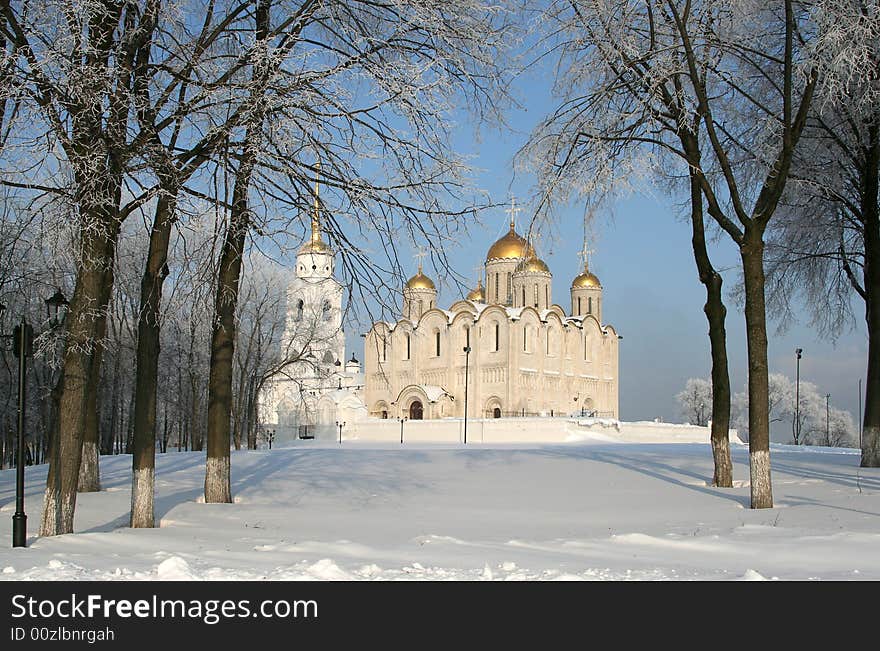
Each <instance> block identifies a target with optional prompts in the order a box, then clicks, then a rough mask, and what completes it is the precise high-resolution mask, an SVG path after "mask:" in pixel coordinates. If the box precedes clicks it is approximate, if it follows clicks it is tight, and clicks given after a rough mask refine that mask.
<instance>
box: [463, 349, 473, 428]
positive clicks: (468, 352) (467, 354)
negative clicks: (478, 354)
mask: <svg viewBox="0 0 880 651" xmlns="http://www.w3.org/2000/svg"><path fill="white" fill-rule="evenodd" d="M462 350H463V351H464V444H465V445H467V394H468V391H467V390H468V361H469V359H470V355H471V347H470V346H465V347H464V348H462Z"/></svg>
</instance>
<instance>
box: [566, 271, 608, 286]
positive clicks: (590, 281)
mask: <svg viewBox="0 0 880 651" xmlns="http://www.w3.org/2000/svg"><path fill="white" fill-rule="evenodd" d="M586 287H598V288H600V289H601V287H602V283H600V282H599V279H598V278H597V277H596V274H594V273H591V272H590V270H589V269H584V271H583V273H582V274H581V275H579V276H578V277H577V278H575V279H574V280H573V281H571V288H572V289H583V288H586Z"/></svg>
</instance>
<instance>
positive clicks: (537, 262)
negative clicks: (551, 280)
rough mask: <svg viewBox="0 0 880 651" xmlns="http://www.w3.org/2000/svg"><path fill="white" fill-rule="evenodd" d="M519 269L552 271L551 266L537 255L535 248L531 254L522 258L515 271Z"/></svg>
mask: <svg viewBox="0 0 880 651" xmlns="http://www.w3.org/2000/svg"><path fill="white" fill-rule="evenodd" d="M518 271H537V272H542V273H550V268H549V267H548V266H547V264H546V263H545V262H544V261H543V260H541V259H539V258H538V256H536V255H535V251H534V249H531V255H529V257H527V258H523V259H522V260H520V262H519V264H518V265H516V269H514V273H516V272H518Z"/></svg>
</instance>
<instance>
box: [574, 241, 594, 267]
mask: <svg viewBox="0 0 880 651" xmlns="http://www.w3.org/2000/svg"><path fill="white" fill-rule="evenodd" d="M593 253H595V250H593V249H590V248H588V247H587V241H586V240H584V248H583V249H581V250H580V251H578V254H577V256H578V257H579V258H580V259H581V262H583V263H584V269H589V267H590V256H591V255H592V254H593Z"/></svg>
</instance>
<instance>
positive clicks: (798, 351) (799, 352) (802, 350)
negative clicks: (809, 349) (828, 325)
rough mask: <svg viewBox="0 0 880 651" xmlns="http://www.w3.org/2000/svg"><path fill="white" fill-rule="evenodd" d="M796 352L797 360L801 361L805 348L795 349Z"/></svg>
mask: <svg viewBox="0 0 880 651" xmlns="http://www.w3.org/2000/svg"><path fill="white" fill-rule="evenodd" d="M794 352H796V353H797V358H798V359H800V358H801V353H802V352H804V349H803V348H795V351H794Z"/></svg>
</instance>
